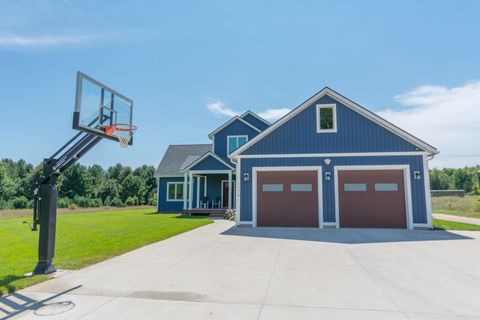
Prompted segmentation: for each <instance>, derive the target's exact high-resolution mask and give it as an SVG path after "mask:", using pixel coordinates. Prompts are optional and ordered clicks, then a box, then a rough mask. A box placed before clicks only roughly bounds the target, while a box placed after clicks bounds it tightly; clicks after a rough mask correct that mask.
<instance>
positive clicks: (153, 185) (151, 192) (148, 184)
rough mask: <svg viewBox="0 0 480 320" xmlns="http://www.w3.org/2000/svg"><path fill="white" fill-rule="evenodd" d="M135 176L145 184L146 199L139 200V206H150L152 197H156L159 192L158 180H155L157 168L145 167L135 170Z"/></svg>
mask: <svg viewBox="0 0 480 320" xmlns="http://www.w3.org/2000/svg"><path fill="white" fill-rule="evenodd" d="M132 174H133V175H135V176H138V177H140V178H141V179H142V181H143V182H144V183H145V189H146V190H145V197H144V198H139V202H140V203H139V204H149V203H150V202H152V201H151V199H152V197H155V195H156V191H157V179H156V178H155V168H154V167H153V166H147V165H143V166H141V167H138V168H137V169H135V170H133V173H132Z"/></svg>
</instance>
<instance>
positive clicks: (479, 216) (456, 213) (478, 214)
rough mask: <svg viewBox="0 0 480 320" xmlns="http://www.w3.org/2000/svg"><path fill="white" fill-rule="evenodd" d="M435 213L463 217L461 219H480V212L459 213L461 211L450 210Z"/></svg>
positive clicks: (436, 210) (437, 210)
mask: <svg viewBox="0 0 480 320" xmlns="http://www.w3.org/2000/svg"><path fill="white" fill-rule="evenodd" d="M433 213H444V214H450V215H452V216H461V217H469V218H477V219H480V212H469V211H459V210H449V209H435V210H433Z"/></svg>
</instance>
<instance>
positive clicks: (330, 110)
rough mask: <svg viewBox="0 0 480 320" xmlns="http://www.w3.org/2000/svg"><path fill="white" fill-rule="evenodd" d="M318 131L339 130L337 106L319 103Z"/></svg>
mask: <svg viewBox="0 0 480 320" xmlns="http://www.w3.org/2000/svg"><path fill="white" fill-rule="evenodd" d="M317 132H318V133H323V132H337V106H336V105H335V104H317Z"/></svg>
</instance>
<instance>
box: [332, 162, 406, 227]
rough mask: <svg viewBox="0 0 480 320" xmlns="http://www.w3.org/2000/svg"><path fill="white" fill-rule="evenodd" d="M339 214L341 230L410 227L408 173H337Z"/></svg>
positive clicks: (353, 170) (371, 171) (347, 170)
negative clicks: (407, 189)
mask: <svg viewBox="0 0 480 320" xmlns="http://www.w3.org/2000/svg"><path fill="white" fill-rule="evenodd" d="M337 179H338V182H337V195H338V200H337V203H338V205H337V208H338V209H337V211H338V219H339V223H340V227H341V228H406V227H407V221H408V214H407V201H406V200H407V197H406V194H405V189H406V188H405V171H404V170H401V169H395V170H388V169H386V170H378V169H377V170H369V169H365V170H355V169H350V168H349V169H343V170H338V171H337Z"/></svg>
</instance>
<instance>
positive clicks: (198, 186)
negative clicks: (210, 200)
mask: <svg viewBox="0 0 480 320" xmlns="http://www.w3.org/2000/svg"><path fill="white" fill-rule="evenodd" d="M200 178H201V177H200V176H197V208H200Z"/></svg>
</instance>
